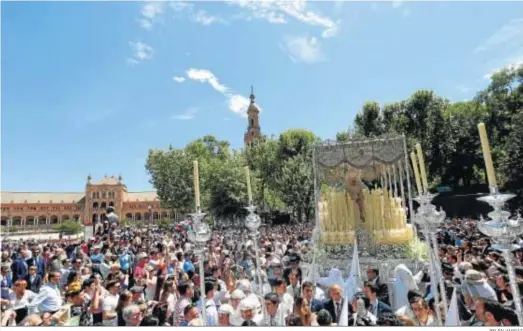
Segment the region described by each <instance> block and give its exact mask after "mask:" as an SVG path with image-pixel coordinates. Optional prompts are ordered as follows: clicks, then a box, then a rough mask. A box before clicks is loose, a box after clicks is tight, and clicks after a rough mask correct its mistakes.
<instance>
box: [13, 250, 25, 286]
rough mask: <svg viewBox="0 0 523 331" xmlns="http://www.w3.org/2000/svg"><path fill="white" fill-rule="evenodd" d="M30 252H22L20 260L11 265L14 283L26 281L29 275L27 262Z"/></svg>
mask: <svg viewBox="0 0 523 331" xmlns="http://www.w3.org/2000/svg"><path fill="white" fill-rule="evenodd" d="M28 255H29V254H28V252H27V251H26V250H25V249H22V250H21V251H20V254H19V255H18V258H17V259H16V260H14V261H13V264H12V265H11V271H12V272H13V283H14V282H16V281H17V280H25V277H26V276H27V275H28V274H29V270H28V266H27V262H26V261H25V260H26V259H27V258H28Z"/></svg>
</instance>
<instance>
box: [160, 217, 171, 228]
mask: <svg viewBox="0 0 523 331" xmlns="http://www.w3.org/2000/svg"><path fill="white" fill-rule="evenodd" d="M172 225H173V223H172V221H171V220H170V219H168V218H162V219H161V220H159V221H158V227H159V228H160V229H162V230H168V229H170V228H171V226H172Z"/></svg>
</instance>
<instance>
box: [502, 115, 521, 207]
mask: <svg viewBox="0 0 523 331" xmlns="http://www.w3.org/2000/svg"><path fill="white" fill-rule="evenodd" d="M506 146H507V155H508V156H509V157H508V158H507V163H506V166H505V167H504V170H505V173H506V177H507V185H506V187H507V189H508V190H510V191H512V192H514V193H516V194H517V195H518V197H517V198H516V199H514V201H511V204H512V205H513V206H515V207H519V208H521V207H522V206H523V113H519V114H517V115H515V116H514V117H513V118H512V128H511V132H510V134H509V136H508V138H507V144H506Z"/></svg>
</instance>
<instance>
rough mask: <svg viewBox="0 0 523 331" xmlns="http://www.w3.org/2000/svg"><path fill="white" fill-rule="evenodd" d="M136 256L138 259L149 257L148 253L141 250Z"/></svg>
mask: <svg viewBox="0 0 523 331" xmlns="http://www.w3.org/2000/svg"><path fill="white" fill-rule="evenodd" d="M136 257H137V258H138V260H139V259H143V258H145V257H147V254H146V253H145V252H141V253H139V254H138V256H136Z"/></svg>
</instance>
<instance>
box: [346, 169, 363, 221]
mask: <svg viewBox="0 0 523 331" xmlns="http://www.w3.org/2000/svg"><path fill="white" fill-rule="evenodd" d="M348 172H349V173H348V178H347V184H346V188H345V192H346V193H345V194H346V197H347V203H352V204H353V208H352V209H353V210H354V217H355V222H354V224H355V225H356V227H358V225H359V224H360V222H361V223H365V207H364V206H365V203H364V202H365V200H364V199H365V196H364V195H363V190H367V189H368V188H367V186H366V185H365V184H364V183H363V181H362V180H361V171H360V170H358V169H355V168H350V169H349V171H348Z"/></svg>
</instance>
